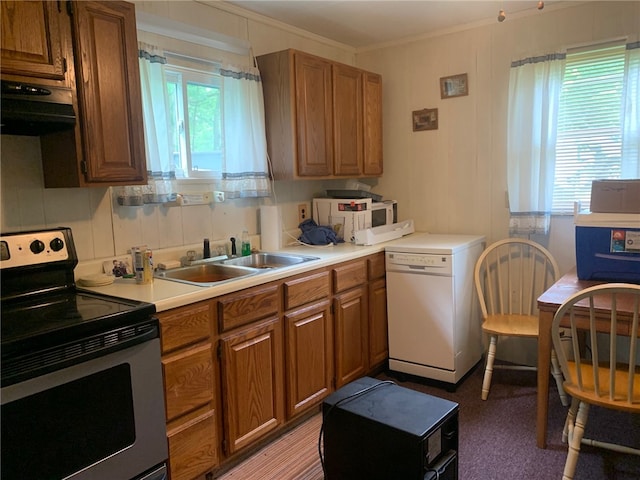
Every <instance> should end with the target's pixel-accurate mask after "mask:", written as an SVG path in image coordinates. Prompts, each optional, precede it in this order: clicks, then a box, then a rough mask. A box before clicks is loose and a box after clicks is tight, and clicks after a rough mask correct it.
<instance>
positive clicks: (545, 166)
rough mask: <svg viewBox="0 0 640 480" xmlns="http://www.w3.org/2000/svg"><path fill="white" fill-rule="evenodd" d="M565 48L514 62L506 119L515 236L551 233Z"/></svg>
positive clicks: (512, 222) (511, 218)
mask: <svg viewBox="0 0 640 480" xmlns="http://www.w3.org/2000/svg"><path fill="white" fill-rule="evenodd" d="M565 57H566V55H565V54H564V53H554V54H549V55H542V56H538V57H530V58H525V59H522V60H518V61H515V62H512V64H511V72H510V76H509V113H508V119H507V125H508V127H507V130H508V132H507V186H508V192H509V208H510V213H511V215H510V220H509V233H510V235H511V236H529V235H533V234H548V233H549V225H550V222H551V204H552V200H553V178H554V169H555V145H556V130H557V118H558V106H559V103H560V91H561V90H562V77H563V74H564V64H565Z"/></svg>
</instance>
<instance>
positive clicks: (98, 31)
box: [72, 1, 147, 185]
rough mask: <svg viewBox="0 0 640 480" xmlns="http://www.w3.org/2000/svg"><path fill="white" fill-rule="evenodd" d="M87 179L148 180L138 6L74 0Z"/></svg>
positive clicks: (135, 181) (87, 180)
mask: <svg viewBox="0 0 640 480" xmlns="http://www.w3.org/2000/svg"><path fill="white" fill-rule="evenodd" d="M72 5H73V9H74V10H73V12H74V13H73V18H74V27H75V30H74V31H75V33H76V35H75V50H74V51H75V62H76V81H77V88H78V98H79V100H80V108H81V111H82V119H83V125H82V138H83V142H82V144H83V155H84V162H83V164H82V165H81V170H82V171H83V173H84V176H85V180H86V182H87V183H93V184H99V183H104V184H105V185H109V184H111V185H114V184H118V183H120V184H123V185H128V184H132V183H146V172H147V167H146V161H145V148H144V130H143V121H142V100H141V93H140V72H139V67H138V43H137V33H136V18H135V7H134V5H133V4H132V3H128V2H116V1H113V2H111V1H109V2H96V1H82V2H73V3H72Z"/></svg>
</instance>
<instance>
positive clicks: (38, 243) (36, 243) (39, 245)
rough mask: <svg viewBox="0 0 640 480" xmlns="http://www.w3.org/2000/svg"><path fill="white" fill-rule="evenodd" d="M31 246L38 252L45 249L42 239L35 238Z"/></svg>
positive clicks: (33, 250)
mask: <svg viewBox="0 0 640 480" xmlns="http://www.w3.org/2000/svg"><path fill="white" fill-rule="evenodd" d="M29 248H30V249H31V251H32V252H33V253H35V254H38V253H41V252H42V251H43V250H44V243H42V242H41V241H40V240H34V241H33V242H31V245H29Z"/></svg>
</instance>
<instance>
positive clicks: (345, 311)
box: [333, 286, 369, 388]
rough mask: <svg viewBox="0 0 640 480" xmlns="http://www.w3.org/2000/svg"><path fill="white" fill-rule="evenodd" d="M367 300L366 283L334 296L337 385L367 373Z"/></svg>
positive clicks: (338, 386) (344, 383) (340, 385)
mask: <svg viewBox="0 0 640 480" xmlns="http://www.w3.org/2000/svg"><path fill="white" fill-rule="evenodd" d="M367 301H368V295H367V287H366V286H362V287H357V288H354V289H352V290H349V291H347V292H345V293H341V294H339V295H336V296H335V297H334V300H333V305H334V307H333V315H334V324H335V333H334V344H335V349H336V366H335V370H336V371H335V378H336V388H340V387H342V386H343V385H346V384H347V383H349V382H352V381H354V380H356V379H358V378H360V377H362V376H363V375H364V374H365V373H366V372H367V365H368V355H367V350H368V343H369V342H368V334H367V323H368V316H367V315H368V314H367V312H368V309H367Z"/></svg>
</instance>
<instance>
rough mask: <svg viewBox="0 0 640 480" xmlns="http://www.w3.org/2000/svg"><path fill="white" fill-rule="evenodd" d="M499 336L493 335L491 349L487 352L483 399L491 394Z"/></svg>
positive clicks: (490, 341) (490, 342) (490, 339)
mask: <svg viewBox="0 0 640 480" xmlns="http://www.w3.org/2000/svg"><path fill="white" fill-rule="evenodd" d="M497 343H498V336H497V335H491V337H490V338H489V351H488V352H487V364H486V366H485V369H484V378H483V380H482V400H486V399H487V397H488V396H489V389H490V388H491V376H492V375H493V362H494V360H495V358H496V344H497Z"/></svg>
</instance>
